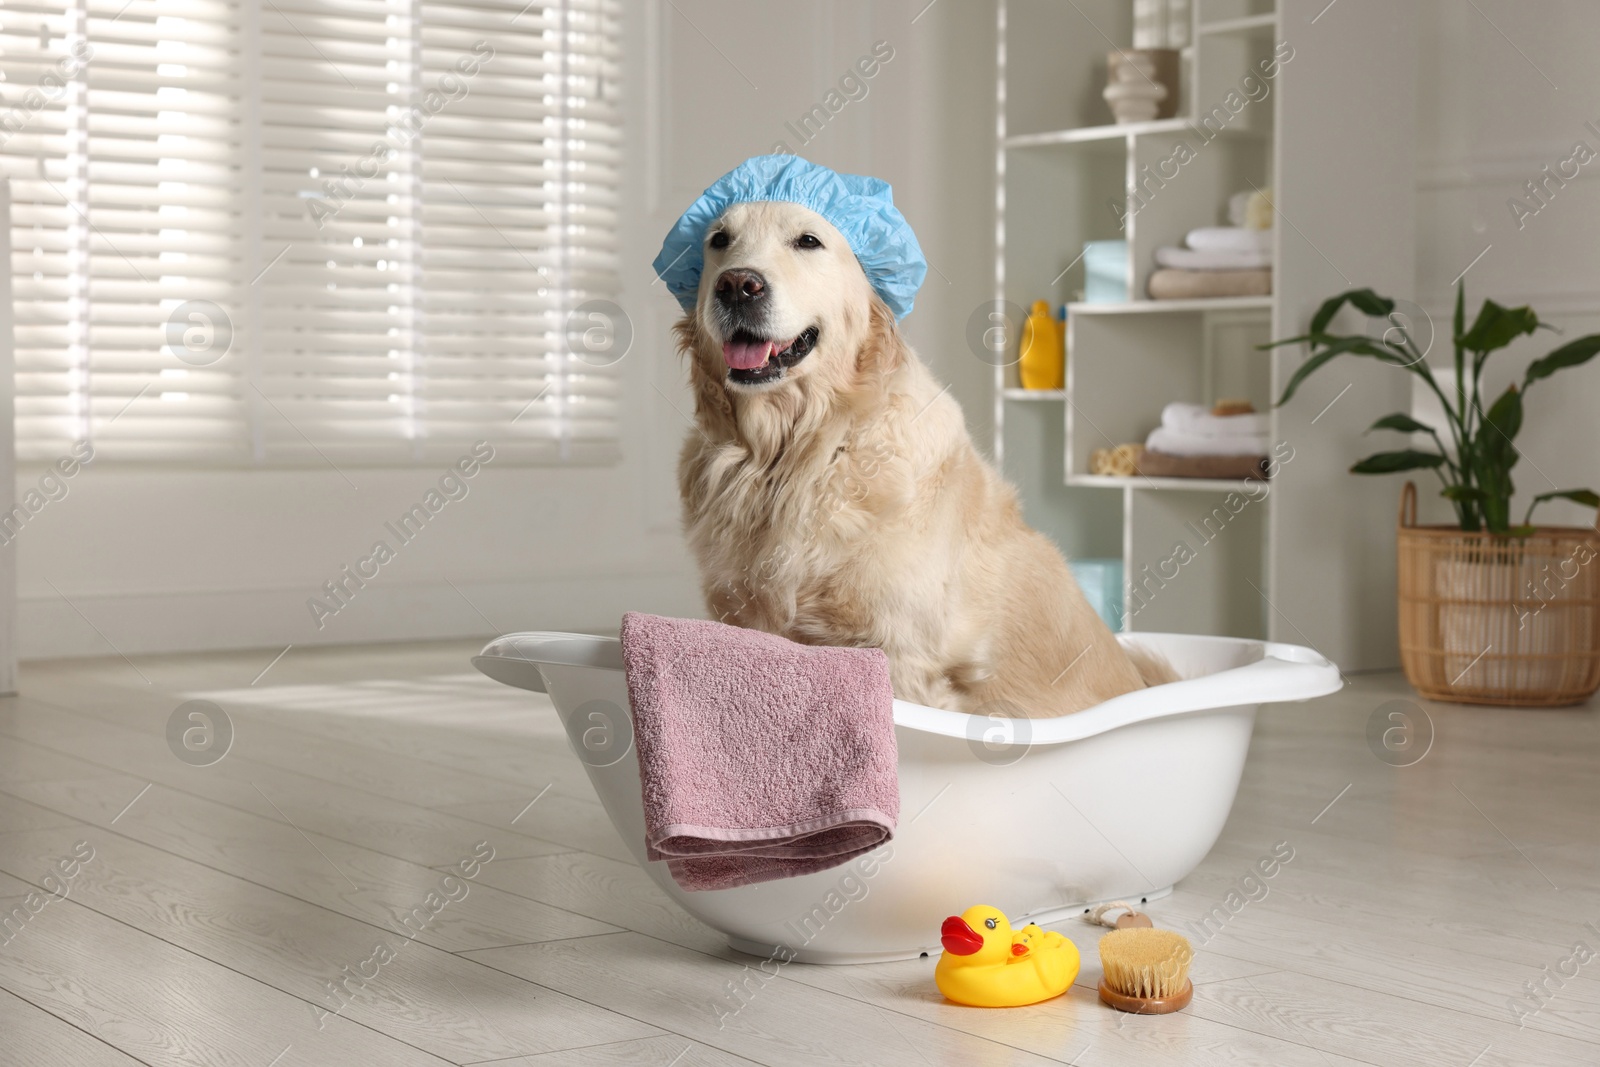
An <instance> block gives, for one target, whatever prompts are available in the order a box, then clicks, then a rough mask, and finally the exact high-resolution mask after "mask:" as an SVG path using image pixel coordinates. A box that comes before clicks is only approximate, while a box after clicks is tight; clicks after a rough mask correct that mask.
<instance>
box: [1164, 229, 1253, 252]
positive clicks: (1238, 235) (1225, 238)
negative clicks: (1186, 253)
mask: <svg viewBox="0 0 1600 1067" xmlns="http://www.w3.org/2000/svg"><path fill="white" fill-rule="evenodd" d="M1183 240H1184V243H1185V244H1187V245H1188V246H1189V247H1190V248H1192V249H1194V250H1195V251H1196V252H1265V253H1267V254H1268V255H1271V254H1272V231H1271V230H1247V229H1245V228H1244V227H1243V226H1202V227H1200V228H1199V229H1198V230H1190V231H1189V236H1187V237H1185V238H1184V239H1183Z"/></svg>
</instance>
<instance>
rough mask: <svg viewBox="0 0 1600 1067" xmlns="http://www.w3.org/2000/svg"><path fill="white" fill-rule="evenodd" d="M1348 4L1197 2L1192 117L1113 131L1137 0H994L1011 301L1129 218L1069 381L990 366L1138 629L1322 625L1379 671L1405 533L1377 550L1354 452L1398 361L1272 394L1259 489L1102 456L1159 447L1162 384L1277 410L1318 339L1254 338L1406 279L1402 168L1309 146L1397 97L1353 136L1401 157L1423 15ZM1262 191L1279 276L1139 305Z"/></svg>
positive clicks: (1356, 663)
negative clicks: (1100, 459)
mask: <svg viewBox="0 0 1600 1067" xmlns="http://www.w3.org/2000/svg"><path fill="white" fill-rule="evenodd" d="M1347 3H1348V4H1349V8H1350V10H1348V11H1346V12H1341V18H1340V19H1338V20H1334V19H1333V18H1332V17H1331V16H1330V17H1329V18H1326V19H1317V16H1318V14H1319V11H1320V10H1321V9H1322V7H1324V6H1325V0H1324V2H1323V3H1322V4H1317V3H1312V2H1310V0H1304V2H1303V0H1278V2H1277V3H1273V2H1271V0H1195V3H1194V5H1193V18H1194V23H1193V27H1192V33H1191V34H1190V40H1191V41H1192V42H1193V43H1192V44H1190V45H1189V46H1188V47H1186V48H1184V49H1183V50H1182V57H1183V62H1182V77H1181V81H1182V85H1181V89H1180V93H1179V103H1178V114H1177V116H1176V117H1173V118H1170V119H1158V120H1155V121H1151V122H1143V123H1135V124H1128V125H1116V124H1113V122H1112V118H1111V114H1110V110H1109V109H1108V108H1107V107H1106V105H1105V103H1104V101H1103V99H1102V98H1101V96H1100V90H1101V89H1102V88H1104V85H1105V77H1106V53H1107V52H1108V51H1109V50H1110V49H1111V48H1112V47H1113V43H1114V45H1115V46H1120V47H1124V48H1126V47H1128V46H1129V44H1130V41H1131V36H1132V0H1075V2H1074V3H1073V4H1059V3H1056V2H1054V0H997V9H998V10H997V16H998V36H997V41H998V55H997V82H998V84H997V92H996V105H997V108H996V179H997V187H996V221H995V227H996V228H995V237H996V242H995V244H996V261H995V298H996V300H997V301H1003V302H1005V303H1006V304H1009V305H1012V306H1014V307H1020V308H1027V307H1029V306H1030V305H1031V304H1032V302H1033V301H1034V300H1038V299H1045V300H1049V301H1050V302H1051V304H1052V305H1055V304H1059V303H1062V302H1065V301H1066V298H1067V297H1068V296H1069V295H1070V294H1072V293H1073V292H1075V291H1077V290H1080V289H1082V288H1083V266H1082V263H1081V262H1079V261H1078V259H1079V254H1080V253H1081V252H1082V250H1083V245H1084V242H1086V241H1092V240H1107V239H1117V238H1122V239H1126V240H1127V242H1128V245H1129V260H1128V277H1127V282H1128V293H1129V300H1128V301H1127V302H1125V303H1118V304H1085V303H1069V306H1068V346H1069V352H1070V355H1069V359H1068V364H1067V377H1066V388H1065V389H1062V390H1051V391H1046V392H1030V391H1027V390H1023V389H1021V388H1020V387H1019V386H1020V382H1019V381H1018V380H1017V377H1016V368H1015V366H1014V365H1013V366H1006V367H998V368H996V370H995V378H994V384H995V393H994V404H995V413H994V425H995V440H994V455H995V458H996V461H997V462H999V463H1000V465H1001V467H1002V469H1003V470H1004V471H1005V473H1006V475H1007V477H1008V478H1010V479H1011V480H1012V481H1013V482H1015V483H1016V484H1017V485H1018V486H1019V488H1020V490H1021V495H1022V501H1023V508H1024V512H1025V514H1026V516H1027V518H1028V520H1029V521H1030V522H1031V523H1033V524H1034V525H1035V526H1037V527H1039V528H1040V529H1042V530H1044V531H1045V532H1046V533H1048V534H1050V535H1051V536H1052V537H1054V538H1055V539H1056V541H1057V542H1058V544H1060V546H1061V548H1062V549H1063V551H1064V552H1065V553H1066V554H1067V555H1068V556H1069V557H1075V558H1106V557H1119V556H1120V558H1121V559H1122V562H1123V567H1124V570H1125V576H1126V581H1127V597H1126V604H1127V607H1128V608H1129V609H1130V610H1129V611H1127V612H1126V614H1125V617H1124V628H1125V629H1130V630H1167V631H1181V632H1193V633H1225V634H1235V635H1242V636H1256V637H1263V638H1272V639H1277V640H1285V641H1292V642H1296V643H1301V644H1307V643H1309V644H1314V645H1316V646H1317V647H1318V648H1320V649H1321V650H1322V651H1324V652H1325V653H1326V654H1329V655H1331V656H1333V657H1335V658H1336V659H1338V660H1339V661H1340V662H1341V663H1343V664H1345V665H1346V666H1348V667H1362V666H1373V667H1376V666H1386V665H1389V664H1391V663H1392V662H1393V661H1394V656H1395V653H1394V649H1393V618H1394V594H1393V562H1392V561H1393V553H1392V549H1390V550H1388V551H1387V552H1386V553H1385V554H1383V555H1378V554H1377V553H1384V547H1383V546H1384V545H1385V543H1387V544H1389V545H1392V542H1393V493H1394V491H1395V487H1393V486H1388V485H1385V484H1383V483H1373V482H1368V483H1366V484H1364V485H1363V484H1360V483H1359V482H1358V481H1357V480H1356V479H1355V478H1353V477H1352V476H1350V475H1348V474H1347V473H1346V468H1347V467H1348V465H1349V463H1350V462H1352V461H1353V460H1354V459H1355V458H1356V457H1357V456H1359V455H1361V454H1364V453H1361V452H1359V451H1357V449H1359V448H1360V444H1359V443H1358V441H1357V440H1356V439H1357V438H1358V437H1359V435H1360V431H1361V430H1363V429H1365V427H1366V426H1367V425H1368V424H1370V422H1371V421H1372V419H1374V418H1376V417H1377V416H1378V415H1380V414H1385V413H1387V412H1389V411H1392V410H1405V409H1406V406H1407V399H1406V398H1407V396H1408V393H1407V390H1408V388H1409V387H1408V385H1407V383H1406V382H1405V381H1404V380H1403V378H1404V376H1403V375H1384V374H1382V373H1381V369H1378V368H1375V369H1377V370H1379V371H1380V373H1377V374H1373V373H1370V372H1364V371H1363V369H1361V368H1355V369H1352V370H1350V371H1349V372H1348V373H1344V374H1343V375H1342V377H1340V376H1334V375H1327V376H1326V377H1327V382H1326V383H1320V382H1319V383H1318V385H1319V387H1320V386H1322V385H1328V386H1330V387H1331V388H1329V389H1328V396H1327V397H1326V398H1325V399H1324V401H1323V402H1326V400H1327V399H1332V397H1333V395H1334V394H1335V393H1337V392H1338V390H1339V389H1340V388H1342V387H1343V386H1344V385H1345V384H1347V383H1348V384H1350V386H1351V389H1350V390H1349V393H1350V395H1349V396H1347V397H1346V398H1345V403H1347V404H1348V407H1347V408H1346V409H1345V410H1340V408H1339V407H1335V408H1333V409H1330V412H1329V413H1328V414H1327V417H1326V418H1323V417H1322V416H1319V415H1318V410H1317V409H1318V407H1320V406H1321V405H1320V403H1317V402H1316V399H1315V398H1316V396H1320V395H1321V390H1320V389H1317V390H1313V389H1312V388H1311V387H1310V386H1309V385H1308V387H1307V394H1308V395H1307V396H1306V397H1305V399H1302V400H1300V401H1297V403H1296V404H1295V405H1291V406H1290V407H1289V408H1286V409H1282V410H1278V411H1274V413H1273V431H1274V434H1273V440H1274V441H1275V442H1279V447H1280V448H1281V449H1283V450H1286V451H1287V453H1288V454H1289V455H1290V457H1291V458H1290V459H1289V460H1288V461H1287V462H1286V463H1285V464H1284V465H1283V467H1282V470H1281V472H1280V474H1279V476H1278V477H1277V478H1275V479H1274V481H1273V482H1272V483H1270V485H1269V486H1267V487H1265V488H1266V491H1265V492H1263V487H1262V486H1260V485H1247V484H1246V483H1241V482H1234V481H1222V480H1214V479H1184V478H1143V477H1136V478H1113V477H1103V476H1096V475H1091V474H1089V473H1088V459H1089V453H1090V451H1092V450H1093V449H1095V448H1099V447H1104V446H1110V445H1116V444H1122V443H1128V442H1142V441H1143V440H1144V438H1145V436H1146V435H1147V434H1148V433H1149V431H1150V430H1151V429H1152V428H1154V426H1155V425H1156V424H1157V423H1158V422H1159V416H1160V411H1161V408H1162V407H1163V406H1164V405H1165V404H1167V403H1168V402H1170V401H1174V400H1185V401H1190V402H1196V403H1210V402H1212V401H1214V400H1216V399H1219V398H1222V397H1248V398H1249V399H1250V400H1251V401H1253V402H1254V404H1255V405H1256V408H1257V409H1258V410H1261V411H1271V410H1273V409H1272V400H1273V399H1274V398H1275V397H1276V396H1277V395H1278V392H1279V391H1280V390H1281V388H1282V384H1283V382H1284V381H1286V380H1287V376H1288V374H1290V373H1292V372H1293V369H1294V366H1295V365H1296V364H1297V363H1298V361H1299V360H1300V359H1301V358H1303V354H1302V353H1295V352H1289V351H1284V350H1279V351H1278V352H1276V353H1266V352H1262V351H1259V350H1258V349H1257V347H1256V346H1257V345H1259V344H1260V343H1262V342H1264V341H1266V340H1268V339H1269V338H1271V337H1274V336H1284V335H1285V334H1286V333H1287V332H1288V331H1297V332H1298V330H1299V329H1300V328H1302V327H1303V325H1304V323H1305V322H1306V320H1307V319H1308V318H1309V316H1310V313H1311V311H1312V310H1313V309H1314V308H1315V306H1316V304H1318V303H1320V301H1321V300H1322V299H1323V298H1325V297H1327V296H1329V295H1331V294H1333V293H1335V292H1337V291H1339V290H1341V289H1345V288H1354V287H1357V286H1362V285H1373V286H1375V287H1378V288H1380V290H1382V287H1384V286H1389V287H1390V290H1389V291H1394V292H1396V293H1400V294H1404V293H1406V292H1409V290H1410V286H1411V272H1412V256H1413V255H1414V253H1413V250H1412V247H1411V229H1410V225H1411V224H1410V220H1409V217H1408V216H1409V212H1408V210H1407V203H1408V201H1406V200H1405V199H1404V198H1403V197H1401V196H1399V195H1397V193H1396V184H1397V181H1404V180H1406V179H1405V175H1404V174H1402V173H1400V171H1401V170H1402V169H1403V168H1402V167H1401V166H1400V164H1394V163H1393V162H1392V161H1389V162H1386V163H1384V164H1382V165H1380V166H1379V167H1378V168H1376V170H1374V169H1372V168H1365V169H1363V168H1361V167H1359V166H1357V165H1356V162H1355V161H1354V160H1345V159H1343V158H1342V157H1340V156H1337V155H1336V154H1335V153H1333V152H1331V151H1328V150H1326V148H1325V147H1324V148H1322V149H1319V148H1318V147H1317V146H1318V144H1319V141H1321V143H1322V144H1323V145H1324V146H1325V145H1326V144H1327V143H1330V142H1329V140H1328V139H1329V138H1334V137H1336V136H1337V135H1338V134H1339V133H1340V132H1341V131H1342V129H1343V127H1344V126H1346V125H1347V124H1348V123H1347V117H1348V116H1351V115H1375V114H1382V115H1384V117H1385V118H1384V123H1383V124H1382V129H1380V130H1377V131H1376V132H1372V127H1371V126H1370V125H1369V126H1364V127H1363V139H1362V141H1361V144H1360V148H1361V151H1360V153H1359V154H1360V155H1362V156H1363V157H1365V156H1367V155H1368V154H1369V153H1371V152H1374V151H1377V152H1382V151H1384V149H1385V148H1386V147H1391V146H1392V148H1393V149H1394V156H1395V158H1397V159H1401V160H1405V159H1409V155H1408V153H1409V147H1408V146H1407V139H1408V138H1409V137H1410V135H1411V132H1412V128H1411V125H1410V123H1411V121H1412V120H1411V117H1410V116H1411V109H1412V97H1413V94H1414V92H1415V89H1414V86H1412V85H1411V83H1410V81H1409V80H1408V79H1409V78H1410V77H1411V76H1410V75H1409V74H1406V73H1405V67H1406V66H1407V62H1408V61H1407V60H1406V59H1405V57H1406V56H1407V55H1409V54H1410V48H1411V47H1412V37H1411V34H1413V33H1414V30H1413V28H1412V27H1411V25H1410V16H1409V15H1398V16H1397V14H1396V13H1395V12H1393V11H1392V10H1391V7H1392V5H1385V4H1382V3H1381V2H1380V0H1347ZM1314 19H1316V20H1317V21H1315V22H1314V21H1313V20H1314ZM1108 40H1109V42H1112V43H1108ZM1358 42H1360V43H1358ZM1353 48H1369V49H1370V48H1377V49H1378V50H1379V51H1381V52H1383V53H1385V55H1386V56H1389V58H1390V62H1384V60H1383V59H1382V58H1381V57H1373V56H1371V55H1370V52H1369V54H1367V55H1366V57H1365V61H1364V62H1363V63H1361V64H1360V65H1359V70H1352V69H1348V67H1349V64H1348V63H1347V59H1348V56H1349V55H1350V54H1351V53H1350V52H1349V51H1347V50H1348V49H1353ZM1275 52H1276V53H1277V55H1276V56H1275ZM1285 54H1287V55H1288V57H1289V58H1287V59H1284V58H1283V56H1284V55H1285ZM1341 56H1343V57H1344V58H1341ZM1272 59H1276V70H1275V72H1274V75H1273V76H1272V77H1270V78H1269V77H1264V76H1263V75H1262V73H1261V68H1260V63H1261V62H1262V61H1264V60H1272ZM1391 67H1392V68H1393V70H1394V71H1396V72H1397V73H1394V74H1392V75H1385V76H1383V77H1379V78H1377V79H1374V78H1373V77H1372V76H1371V71H1373V70H1374V69H1379V68H1382V69H1385V70H1388V69H1390V68H1391ZM1247 75H1253V76H1254V78H1253V81H1252V82H1250V83H1248V84H1247V83H1246V81H1245V79H1246V76H1247ZM1263 86H1264V87H1265V90H1266V91H1265V92H1263V91H1262V87H1263ZM1247 90H1248V91H1247ZM1230 93H1235V94H1236V95H1235V96H1234V97H1233V99H1232V100H1231V101H1230V100H1229V94H1230ZM1241 99H1243V100H1246V101H1247V102H1246V103H1245V104H1244V106H1243V107H1239V106H1237V105H1238V101H1239V100H1241ZM1229 103H1232V104H1233V105H1234V106H1233V107H1231V108H1230V107H1229V106H1228V104H1229ZM1368 132H1372V136H1371V137H1367V136H1365V135H1366V133H1368ZM1286 147H1287V148H1292V151H1291V152H1288V153H1287V154H1286ZM1352 154H1353V153H1352ZM1180 157H1185V158H1183V159H1182V162H1176V163H1175V162H1174V161H1175V160H1178V159H1179V158H1180ZM1319 167H1320V168H1321V169H1320V170H1319V169H1318V168H1319ZM1386 170H1387V171H1388V172H1389V173H1383V172H1384V171H1386ZM1324 171H1325V173H1324ZM1252 186H1255V187H1258V188H1261V189H1266V188H1267V187H1268V186H1272V187H1273V190H1274V200H1275V203H1276V205H1277V207H1278V209H1279V221H1278V224H1277V225H1276V226H1275V230H1274V245H1275V265H1274V286H1273V295H1271V296H1266V297H1244V298H1234V299H1219V300H1179V301H1153V300H1149V299H1146V298H1145V297H1144V293H1145V290H1146V283H1147V281H1148V278H1149V275H1150V272H1151V271H1152V270H1153V269H1154V253H1155V250H1156V249H1157V248H1159V247H1161V246H1164V245H1176V244H1181V243H1182V240H1183V237H1184V235H1185V234H1186V233H1187V232H1188V231H1189V230H1191V229H1194V228H1195V227H1198V226H1207V225H1218V224H1224V223H1225V222H1226V219H1225V217H1224V216H1225V212H1226V203H1227V199H1228V197H1229V196H1230V195H1231V194H1233V193H1235V192H1238V191H1241V190H1248V189H1249V188H1251V187H1252ZM1402 190H1403V192H1404V193H1405V195H1406V196H1409V190H1410V186H1409V185H1405V186H1403V187H1402ZM1334 205H1336V207H1337V210H1335V209H1334V207H1333V206H1334ZM1130 207H1136V210H1133V211H1132V212H1130V211H1129V208H1130ZM1284 218H1287V219H1289V220H1291V221H1290V223H1288V224H1285V223H1284V222H1283V221H1282V220H1283V219H1284ZM1330 247H1331V248H1337V249H1338V251H1339V254H1338V255H1337V256H1335V255H1334V254H1332V253H1331V252H1330V251H1329V249H1330ZM1335 377H1339V380H1338V381H1337V382H1335V381H1334V378H1335ZM1352 399H1354V400H1355V401H1356V402H1355V403H1348V401H1350V400H1352ZM1313 404H1315V405H1316V406H1312V405H1313ZM1385 404H1388V405H1391V406H1381V405H1385ZM1308 409H1309V410H1308ZM1380 567H1381V568H1382V569H1381V570H1380V569H1379V568H1380ZM1374 619H1382V620H1384V621H1385V622H1386V623H1387V629H1385V625H1384V624H1382V623H1379V624H1377V625H1374Z"/></svg>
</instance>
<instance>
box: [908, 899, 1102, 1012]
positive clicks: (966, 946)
mask: <svg viewBox="0 0 1600 1067" xmlns="http://www.w3.org/2000/svg"><path fill="white" fill-rule="evenodd" d="M939 940H940V941H941V942H943V944H944V955H942V956H940V957H939V964H938V966H936V967H935V968H934V969H933V980H934V982H935V983H937V984H938V986H939V992H941V993H943V994H944V995H945V996H946V997H948V998H949V999H951V1000H953V1001H955V1002H956V1003H957V1004H970V1005H972V1006H973V1007H978V1008H1015V1007H1020V1006H1021V1005H1023V1004H1037V1003H1039V1002H1040V1001H1041V1000H1049V999H1050V998H1051V997H1059V996H1060V995H1061V994H1062V993H1065V992H1066V991H1067V989H1068V988H1069V987H1071V985H1072V982H1073V980H1074V979H1075V978H1077V977H1078V964H1079V959H1078V946H1076V945H1074V944H1073V943H1072V942H1071V941H1069V940H1068V939H1067V938H1065V937H1062V936H1061V935H1060V934H1058V933H1056V932H1055V931H1054V930H1042V929H1040V928H1039V927H1037V926H1035V925H1034V924H1032V923H1029V924H1028V925H1027V926H1024V927H1023V928H1022V929H1021V930H1017V931H1013V930H1012V929H1011V923H1010V922H1008V921H1007V920H1006V917H1005V915H1004V914H1003V913H1001V911H1000V910H999V909H998V908H991V907H989V906H988V905H987V904H979V905H977V906H975V907H971V908H968V909H967V910H966V911H964V912H962V913H961V914H960V915H959V916H957V915H952V916H950V918H948V919H946V920H945V921H944V925H943V926H942V927H940V929H939Z"/></svg>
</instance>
